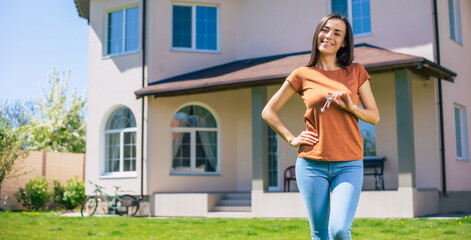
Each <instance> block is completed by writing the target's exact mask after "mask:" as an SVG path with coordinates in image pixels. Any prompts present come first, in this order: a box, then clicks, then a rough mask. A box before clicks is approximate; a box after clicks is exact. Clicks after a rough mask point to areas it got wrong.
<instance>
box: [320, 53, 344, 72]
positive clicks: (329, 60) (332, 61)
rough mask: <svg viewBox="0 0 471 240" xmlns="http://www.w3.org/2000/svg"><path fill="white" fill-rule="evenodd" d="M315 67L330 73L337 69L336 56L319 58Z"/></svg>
mask: <svg viewBox="0 0 471 240" xmlns="http://www.w3.org/2000/svg"><path fill="white" fill-rule="evenodd" d="M316 67H317V68H320V69H322V70H326V71H332V70H337V69H339V66H338V65H337V56H336V55H329V56H323V55H321V56H319V60H318V61H317V63H316Z"/></svg>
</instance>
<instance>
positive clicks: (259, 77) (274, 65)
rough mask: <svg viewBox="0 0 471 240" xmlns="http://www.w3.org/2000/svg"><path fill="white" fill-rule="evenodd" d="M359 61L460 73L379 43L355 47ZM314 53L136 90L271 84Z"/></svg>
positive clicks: (165, 92) (169, 92)
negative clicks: (378, 45)
mask: <svg viewBox="0 0 471 240" xmlns="http://www.w3.org/2000/svg"><path fill="white" fill-rule="evenodd" d="M354 52H355V62H358V63H361V64H362V65H363V66H364V67H365V68H366V70H367V71H368V72H369V73H370V74H371V73H379V72H384V71H394V70H396V69H399V68H408V69H411V71H413V72H414V73H416V74H419V75H423V76H424V77H429V76H435V77H439V78H442V79H446V80H449V81H453V79H454V77H455V76H456V73H454V72H452V71H450V70H448V69H446V68H444V67H442V66H440V65H438V64H436V63H433V62H431V61H429V60H427V59H425V58H423V57H418V56H414V55H409V54H403V53H397V52H393V51H390V50H386V49H382V48H378V47H375V46H371V45H367V44H361V45H356V46H355V51H354ZM309 58H310V52H300V53H293V54H284V55H276V56H270V57H263V58H254V59H246V60H239V61H234V62H230V63H227V64H223V65H219V66H215V67H211V68H206V69H202V70H199V71H195V72H191V73H187V74H183V75H179V76H175V77H171V78H167V79H163V80H159V81H155V82H151V83H149V86H147V87H144V88H142V89H139V90H137V91H136V92H135V94H136V96H137V97H138V98H139V97H143V96H148V95H154V96H155V97H163V96H176V95H185V94H193V93H201V92H211V91H218V90H227V89H236V88H246V87H252V86H260V85H269V84H275V83H279V82H281V81H283V80H284V79H285V78H286V77H287V76H288V75H289V74H290V73H291V72H292V71H293V70H294V69H296V68H298V67H301V66H304V65H306V64H307V62H308V61H309Z"/></svg>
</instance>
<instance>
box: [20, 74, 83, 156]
mask: <svg viewBox="0 0 471 240" xmlns="http://www.w3.org/2000/svg"><path fill="white" fill-rule="evenodd" d="M69 76H70V71H68V72H67V73H66V72H62V73H59V72H56V71H55V70H54V69H53V70H52V72H51V73H50V74H49V76H48V77H49V88H48V90H47V91H46V90H44V89H43V92H44V94H43V96H42V97H41V98H37V99H36V101H35V103H34V111H29V115H28V118H29V121H30V122H29V125H28V126H29V129H28V131H29V134H28V136H27V145H28V146H27V149H29V150H38V151H57V152H74V153H84V152H85V134H86V124H85V120H84V118H85V107H86V102H87V101H86V100H85V99H82V97H80V96H78V94H77V91H76V89H74V92H73V94H72V99H71V100H70V102H68V101H67V87H68V82H69Z"/></svg>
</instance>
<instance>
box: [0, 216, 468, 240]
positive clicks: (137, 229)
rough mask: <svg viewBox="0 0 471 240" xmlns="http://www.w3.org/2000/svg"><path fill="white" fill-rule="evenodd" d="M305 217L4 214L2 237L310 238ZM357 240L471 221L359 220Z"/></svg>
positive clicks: (412, 234)
mask: <svg viewBox="0 0 471 240" xmlns="http://www.w3.org/2000/svg"><path fill="white" fill-rule="evenodd" d="M309 234H310V233H309V223H308V221H307V220H305V219H212V218H166V219H160V218H128V217H87V218H84V217H61V216H56V215H55V214H54V213H47V212H40V213H35V212H0V239H84V238H85V239H165V240H167V239H178V240H182V239H191V240H196V239H205V240H206V239H257V240H259V239H270V240H271V239H310V237H309ZM352 234H353V238H354V239H375V240H383V239H401V240H403V239H440V240H441V239H471V218H469V217H463V218H459V219H444V220H436V219H356V220H355V221H354V223H353V231H352Z"/></svg>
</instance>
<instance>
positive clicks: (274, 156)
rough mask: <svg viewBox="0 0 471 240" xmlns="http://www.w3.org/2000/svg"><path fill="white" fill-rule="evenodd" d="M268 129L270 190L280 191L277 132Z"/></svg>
mask: <svg viewBox="0 0 471 240" xmlns="http://www.w3.org/2000/svg"><path fill="white" fill-rule="evenodd" d="M267 128H268V130H267V131H268V132H267V135H268V190H269V191H278V190H280V189H279V174H278V172H279V171H278V168H279V161H278V137H277V134H276V132H275V131H273V129H271V127H270V126H267Z"/></svg>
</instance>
